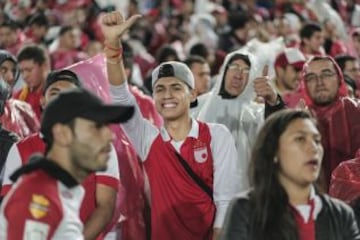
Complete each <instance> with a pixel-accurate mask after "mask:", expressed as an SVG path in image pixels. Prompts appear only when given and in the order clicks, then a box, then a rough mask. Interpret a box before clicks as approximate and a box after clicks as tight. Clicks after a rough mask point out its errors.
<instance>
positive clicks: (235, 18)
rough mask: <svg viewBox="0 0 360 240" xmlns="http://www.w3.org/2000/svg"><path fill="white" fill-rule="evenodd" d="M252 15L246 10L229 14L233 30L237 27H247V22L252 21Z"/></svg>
mask: <svg viewBox="0 0 360 240" xmlns="http://www.w3.org/2000/svg"><path fill="white" fill-rule="evenodd" d="M250 19H251V16H250V15H249V14H248V13H244V12H232V13H230V14H229V25H230V27H231V31H235V30H237V29H243V28H245V27H246V24H247V23H248V22H249V21H250Z"/></svg>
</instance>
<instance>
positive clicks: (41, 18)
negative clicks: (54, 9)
mask: <svg viewBox="0 0 360 240" xmlns="http://www.w3.org/2000/svg"><path fill="white" fill-rule="evenodd" d="M28 25H29V26H32V25H36V26H39V27H46V28H47V27H48V26H49V22H48V19H47V18H46V16H45V14H44V13H43V12H40V13H36V14H35V15H33V16H32V17H31V18H30V19H29V23H28Z"/></svg>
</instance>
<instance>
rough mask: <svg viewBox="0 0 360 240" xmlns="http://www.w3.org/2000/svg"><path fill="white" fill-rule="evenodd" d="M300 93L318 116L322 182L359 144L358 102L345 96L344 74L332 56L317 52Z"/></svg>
mask: <svg viewBox="0 0 360 240" xmlns="http://www.w3.org/2000/svg"><path fill="white" fill-rule="evenodd" d="M302 76H303V81H304V85H303V86H304V87H303V94H304V97H305V101H306V105H307V106H308V108H309V109H310V111H312V113H313V114H314V115H315V117H316V118H317V120H318V123H319V128H320V132H321V135H322V144H323V146H324V152H325V154H324V160H323V174H324V176H323V177H324V178H323V180H324V181H323V184H324V185H323V186H324V188H325V189H324V190H327V186H328V184H329V182H330V177H331V172H332V171H333V170H334V168H336V167H337V166H338V165H339V164H340V163H341V162H342V161H344V160H348V159H352V158H354V157H355V153H356V150H357V149H359V148H360V121H359V119H360V103H359V101H358V100H354V99H351V98H349V97H348V96H347V88H346V84H345V81H344V77H343V74H342V72H341V70H340V68H339V66H338V65H337V63H336V62H335V60H333V59H332V58H331V57H323V56H316V57H314V58H312V59H310V60H309V61H308V62H307V63H306V64H305V66H304V69H303V72H302Z"/></svg>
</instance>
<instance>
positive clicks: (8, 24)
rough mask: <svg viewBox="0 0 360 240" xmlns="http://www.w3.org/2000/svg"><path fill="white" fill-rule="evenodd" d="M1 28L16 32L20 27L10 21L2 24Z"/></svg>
mask: <svg viewBox="0 0 360 240" xmlns="http://www.w3.org/2000/svg"><path fill="white" fill-rule="evenodd" d="M0 28H10V30H12V31H16V30H17V29H19V28H20V25H19V24H18V23H16V22H14V21H11V20H8V21H5V22H3V23H2V24H0Z"/></svg>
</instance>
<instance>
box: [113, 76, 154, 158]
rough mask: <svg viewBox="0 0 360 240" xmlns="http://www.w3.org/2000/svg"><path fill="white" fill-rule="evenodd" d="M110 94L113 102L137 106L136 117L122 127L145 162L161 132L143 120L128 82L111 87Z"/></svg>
mask: <svg viewBox="0 0 360 240" xmlns="http://www.w3.org/2000/svg"><path fill="white" fill-rule="evenodd" d="M110 94H111V97H112V100H113V102H114V103H116V104H123V105H133V106H135V112H134V115H133V116H132V118H131V119H129V120H128V121H127V122H126V123H122V124H121V127H122V128H123V129H124V131H125V132H126V134H127V136H128V137H129V139H130V141H131V143H132V144H133V146H134V148H135V150H136V152H137V153H138V155H139V156H140V159H141V160H142V161H145V160H146V157H147V154H148V153H149V151H150V147H151V144H152V142H153V141H154V140H155V138H156V136H157V135H158V134H159V130H158V129H157V127H156V126H154V125H153V124H151V123H150V121H148V120H146V119H145V118H143V116H142V114H141V112H140V109H139V105H138V104H137V102H136V100H135V97H134V95H132V94H131V92H130V91H129V88H128V85H127V83H126V82H125V83H124V84H122V85H120V86H111V85H110Z"/></svg>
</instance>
